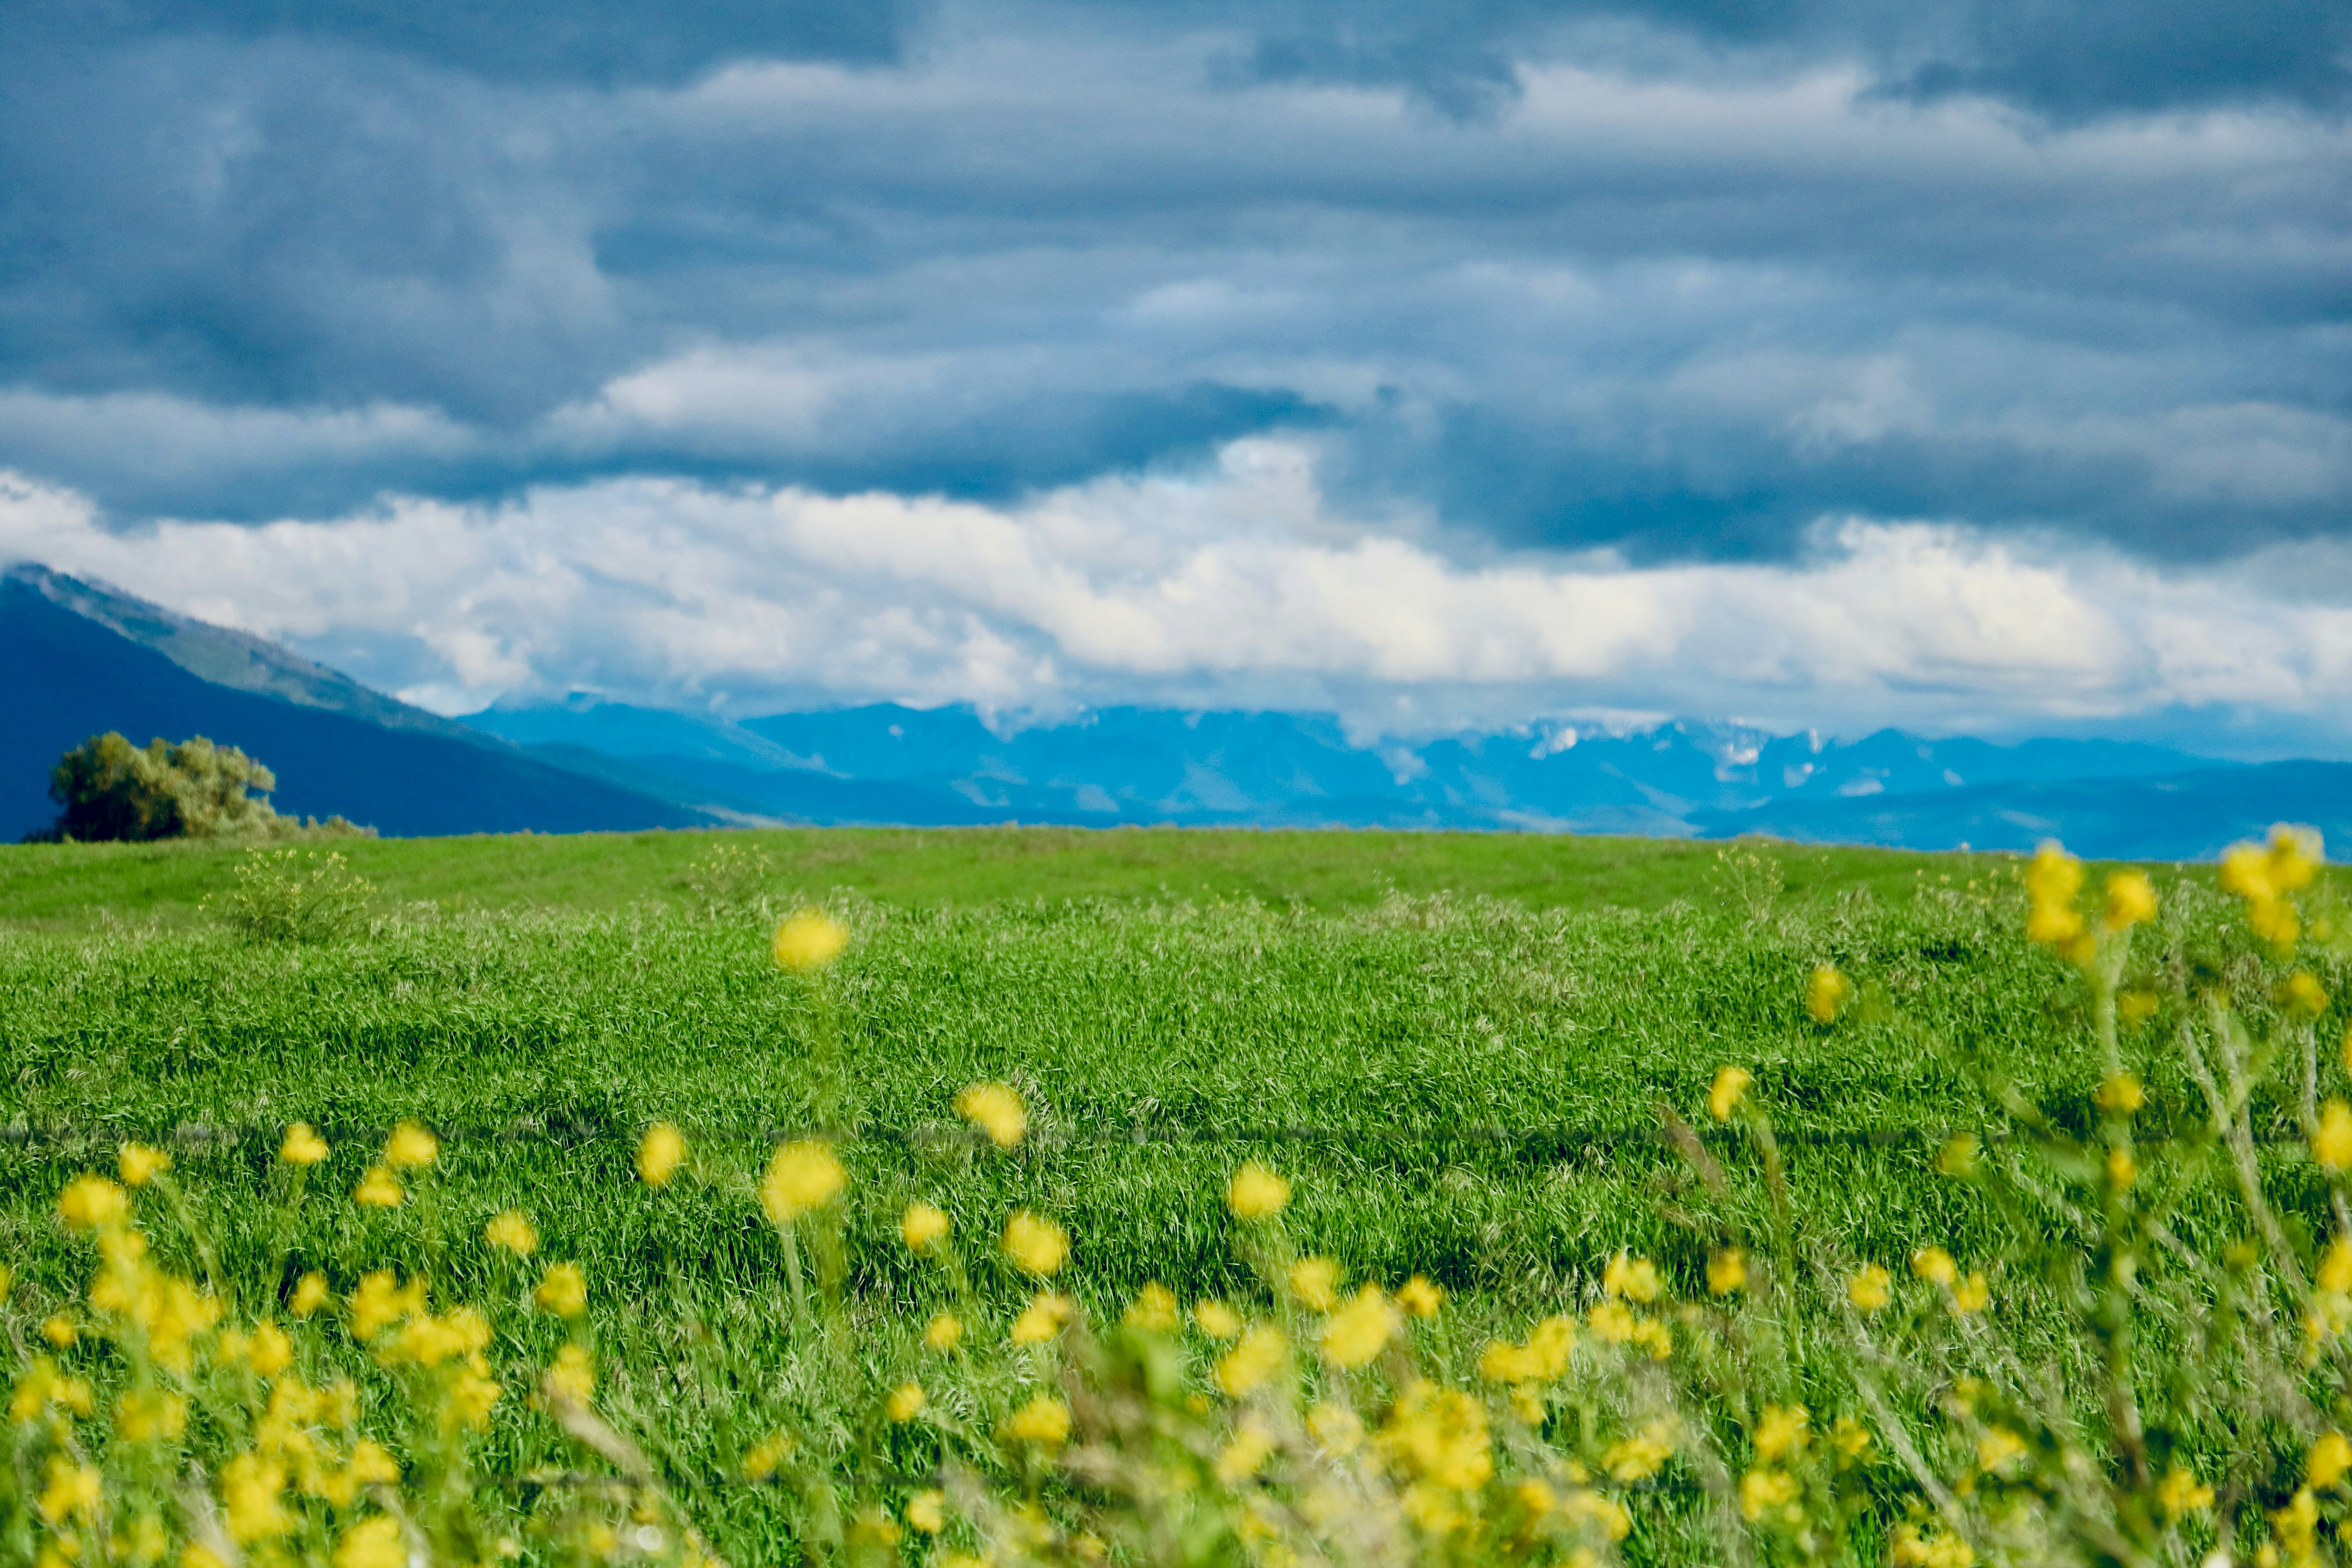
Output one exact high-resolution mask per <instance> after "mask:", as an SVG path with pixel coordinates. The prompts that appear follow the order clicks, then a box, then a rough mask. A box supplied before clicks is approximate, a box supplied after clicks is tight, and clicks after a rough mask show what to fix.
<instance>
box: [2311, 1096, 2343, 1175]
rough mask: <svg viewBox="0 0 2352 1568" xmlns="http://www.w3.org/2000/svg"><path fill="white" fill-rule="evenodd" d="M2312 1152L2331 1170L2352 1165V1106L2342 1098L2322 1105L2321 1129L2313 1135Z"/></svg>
mask: <svg viewBox="0 0 2352 1568" xmlns="http://www.w3.org/2000/svg"><path fill="white" fill-rule="evenodd" d="M2311 1152H2312V1155H2313V1157H2314V1158H2315V1159H2316V1160H2317V1161H2318V1162H2319V1163H2321V1164H2323V1165H2325V1166H2326V1167H2327V1168H2328V1169H2329V1170H2331V1171H2340V1170H2342V1169H2344V1167H2346V1166H2347V1165H2352V1107H2347V1105H2346V1104H2345V1103H2344V1102H2343V1101H2342V1100H2329V1101H2328V1102H2327V1103H2326V1105H2324V1106H2322V1107H2320V1110H2319V1130H2318V1131H2315V1132H2314V1133H2313V1134H2312V1135H2311Z"/></svg>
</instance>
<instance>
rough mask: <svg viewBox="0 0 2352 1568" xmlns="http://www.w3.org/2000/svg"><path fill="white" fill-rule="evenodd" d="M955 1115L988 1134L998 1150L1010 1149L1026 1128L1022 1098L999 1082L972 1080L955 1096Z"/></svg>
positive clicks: (1025, 1110)
mask: <svg viewBox="0 0 2352 1568" xmlns="http://www.w3.org/2000/svg"><path fill="white" fill-rule="evenodd" d="M955 1108H956V1114H957V1115H958V1116H961V1117H962V1118H963V1119H964V1120H965V1121H969V1122H971V1124H972V1125H973V1126H974V1127H977V1128H979V1129H980V1130H981V1131H983V1132H985V1133H987V1134H988V1136H989V1138H990V1139H991V1140H992V1142H994V1143H995V1144H996V1146H997V1147H998V1148H1000V1149H1010V1148H1012V1147H1013V1145H1014V1144H1015V1143H1018V1142H1021V1139H1022V1135H1023V1134H1024V1133H1025V1132H1027V1131H1029V1112H1028V1110H1027V1108H1026V1107H1024V1105H1023V1104H1022V1103H1021V1097H1020V1096H1019V1095H1017V1094H1015V1093H1013V1090H1012V1089H1008V1088H1006V1087H1005V1086H1004V1085H1003V1084H1001V1083H975V1084H971V1085H970V1086H968V1087H967V1088H965V1089H963V1090H962V1092H961V1093H959V1094H958V1095H957V1096H956V1099H955Z"/></svg>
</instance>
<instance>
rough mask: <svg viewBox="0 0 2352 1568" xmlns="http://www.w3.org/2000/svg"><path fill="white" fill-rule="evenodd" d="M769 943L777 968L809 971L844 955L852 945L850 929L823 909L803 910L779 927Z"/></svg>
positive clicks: (799, 971) (807, 972) (803, 972)
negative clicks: (827, 914) (773, 938)
mask: <svg viewBox="0 0 2352 1568" xmlns="http://www.w3.org/2000/svg"><path fill="white" fill-rule="evenodd" d="M770 945H771V948H772V951H773V952H774V953H775V955H776V967H777V968H779V969H790V970H793V971H794V972H795V973H802V974H809V973H814V972H815V971H817V970H820V969H823V968H824V966H825V965H826V964H828V963H832V962H833V961H834V960H835V959H836V958H839V957H840V956H841V950H842V949H843V948H845V947H846V946H848V945H849V932H848V931H845V929H843V927H842V926H841V924H840V922H839V921H835V920H833V919H831V918H829V917H828V916H826V915H825V914H824V911H822V910H801V911H799V912H798V913H797V914H794V915H792V916H790V917H788V918H787V919H786V920H785V921H784V922H783V924H782V925H780V926H778V927H777V928H776V935H775V940H774V941H773V942H772V943H771V944H770Z"/></svg>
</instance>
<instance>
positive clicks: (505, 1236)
mask: <svg viewBox="0 0 2352 1568" xmlns="http://www.w3.org/2000/svg"><path fill="white" fill-rule="evenodd" d="M482 1239H483V1240H484V1241H487V1242H488V1243H489V1244H490V1245H491V1246H492V1247H504V1248H506V1249H507V1250H508V1251H509V1252H511V1253H513V1254H514V1255H515V1256H516V1257H517V1258H529V1257H530V1255H531V1254H532V1253H534V1252H536V1251H538V1250H539V1232H538V1231H536V1230H533V1229H532V1228H531V1225H530V1220H528V1219H526V1218H524V1217H523V1215H522V1211H520V1209H509V1210H507V1212H506V1213H504V1214H502V1215H499V1216H498V1217H497V1218H495V1219H493V1220H491V1221H490V1223H489V1224H488V1225H486V1226H483V1227H482Z"/></svg>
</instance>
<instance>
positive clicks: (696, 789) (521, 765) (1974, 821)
mask: <svg viewBox="0 0 2352 1568" xmlns="http://www.w3.org/2000/svg"><path fill="white" fill-rule="evenodd" d="M0 679H5V681H6V683H7V686H8V689H11V690H12V691H13V692H14V693H15V694H16V695H15V696H14V697H12V700H11V701H10V703H9V707H10V709H12V710H14V711H13V714H12V717H13V718H14V720H15V721H14V722H12V723H10V724H8V725H6V726H5V731H0V836H5V837H20V836H22V835H23V834H24V833H26V832H28V831H31V830H33V829H36V828H38V827H40V826H46V824H47V822H48V820H49V818H50V817H51V816H53V815H54V807H53V806H52V805H51V803H50V802H49V801H48V800H47V793H46V792H47V773H48V769H49V767H50V766H51V765H52V764H53V763H55V762H56V760H57V757H58V754H59V753H60V752H63V751H64V750H65V749H66V748H68V747H69V746H72V745H74V744H76V743H78V742H80V741H81V740H82V739H83V738H85V737H86V736H88V735H89V734H92V733H96V732H100V731H105V730H120V731H123V732H124V733H125V734H127V735H129V736H131V739H132V740H134V741H143V740H145V739H146V738H148V737H149V736H150V735H164V736H168V737H170V738H172V739H180V738H184V736H187V735H190V734H197V733H202V734H205V735H208V736H210V737H211V738H212V739H213V740H214V741H215V742H219V743H222V744H227V745H236V746H239V747H241V748H243V749H244V750H245V751H246V752H247V753H248V754H251V755H253V756H256V757H258V758H260V759H261V760H262V761H263V762H265V763H268V765H269V766H270V767H271V768H272V769H273V770H275V772H276V773H277V774H278V792H277V795H276V796H275V800H276V804H277V805H278V809H279V810H281V811H288V812H294V813H308V814H311V815H316V816H325V815H328V814H330V813H340V814H341V815H343V816H348V817H351V818H352V819H353V820H354V821H358V822H362V823H365V824H368V825H371V826H375V827H377V828H378V829H379V830H380V831H383V832H385V833H388V834H400V835H410V834H441V833H462V832H505V831H516V830H520V829H534V830H537V831H541V832H572V831H580V830H583V829H589V828H613V829H635V828H647V827H703V826H723V825H728V824H738V825H748V824H756V823H770V822H773V823H787V822H789V823H814V824H843V823H899V824H909V825H918V826H944V825H954V824H979V823H996V822H1003V821H1007V820H1013V821H1020V822H1025V823H1066V824H1074V825H1079V826H1122V825H1149V824H1159V823H1173V824H1179V825H1187V826H1318V827H1322V826H1334V827H1336V826H1379V827H1401V828H1475V829H1519V830H1530V831H1550V832H1558V831H1568V832H1584V833H1632V834H1649V835H1666V836H1675V837H1689V836H1697V837H1732V836H1736V835H1738V834H1743V833H1763V834H1770V835H1774V836H1778V837H1786V838H1792V839H1799V840H1807V841H1822V842H1851V843H1872V844H1885V845H1889V846H1899V847H1912V848H1948V847H1957V846H1958V845H1961V844H1969V845H1972V846H1974V847H1978V848H1982V849H1994V848H2001V849H2025V848H2031V847H2032V846H2033V845H2034V844H2035V843H2037V842H2039V841H2040V840H2042V839H2043V838H2046V837H2058V838H2061V839H2063V840H2064V841H2065V842H2066V843H2067V844H2068V845H2069V846H2070V847H2074V848H2075V849H2077V850H2078V851H2080V852H2083V853H2085V854H2091V855H2097V856H2103V857H2116V858H2150V859H2158V858H2161V859H2186V858H2206V857H2210V856H2211V855H2212V854H2214V853H2216V852H2217V851H2218V850H2220V849H2221V847H2223V846H2224V845H2226V844H2228V843H2230V842H2231V841H2232V840H2234V839H2238V838H2243V837H2253V836H2256V835H2259V834H2260V833H2262V832H2263V830H2264V829H2265V828H2267V827H2268V826H2269V825H2270V824H2271V823H2272V822H2273V821H2275V820H2282V819H2284V820H2290V821H2296V822H2303V823H2309V824H2311V825H2313V826H2317V827H2319V828H2320V829H2321V830H2322V831H2323V832H2325V833H2327V834H2329V835H2330V836H2331V837H2339V838H2343V837H2352V764H2345V763H2331V762H2297V763H2268V764H2259V765H2254V764H2241V763H2225V762H2219V761H2215V760H2212V759H2209V758H2202V757H2198V756H2195V755H2192V754H2190V753H2188V752H2180V751H2176V750H2172V749H2169V748H2166V747H2161V746H2153V745H2146V744H2138V743H2127V742H2110V741H2087V740H2040V741H2032V742H2025V743H2024V744H2021V745H2008V746H2004V745H1996V744H1993V743H1990V742H1985V741H1979V740H1971V739H1967V738H1955V739H1927V738H1922V737H1918V736H1914V735H1908V734H1905V733H1902V732H1900V731H1892V730H1888V731H1880V732H1878V733H1876V734H1873V735H1868V736H1865V737H1863V738H1861V739H1858V740H1853V741H1836V740H1829V739H1824V738H1822V737H1821V736H1818V735H1812V734H1802V735H1774V734H1770V733H1768V732H1766V731H1761V730H1759V729H1756V728H1754V727H1751V726H1745V725H1739V724H1731V723H1710V722H1703V721H1669V722H1666V723H1662V724H1657V725H1652V726H1643V727H1635V728H1624V727H1618V728H1611V727H1607V726H1601V727H1595V726H1592V725H1589V724H1580V723H1570V722H1567V721H1547V722H1544V723H1540V724H1531V725H1528V726H1523V727H1520V728H1517V729H1511V730H1506V731H1492V732H1486V733H1479V734H1465V735H1456V736H1451V737H1445V738H1441V739H1437V740H1433V741H1427V740H1424V741H1418V742H1410V743H1408V742H1399V741H1384V740H1370V741H1368V740H1364V739H1361V738H1358V737H1351V736H1349V734H1348V733H1347V732H1346V731H1343V730H1342V728H1341V727H1340V725H1339V721H1337V720H1336V719H1333V718H1331V717H1329V716H1328V715H1320V714H1293V713H1235V712H1208V713H1192V712H1180V711H1174V710H1158V709H1141V708H1111V709H1105V710H1098V711H1096V712H1093V713H1090V714H1087V715H1086V716H1084V717H1083V718H1081V719H1078V720H1076V721H1069V722H1064V723H1059V724H1050V725H1031V726H1026V727H1019V728H1011V727H998V726H992V724H990V723H989V722H987V721H985V720H984V719H983V717H982V715H981V714H979V713H977V712H974V711H973V710H970V709H968V708H944V709H931V710H919V709H912V708H906V707H900V706H897V705H890V704H880V705H872V706H866V707H859V708H848V709H839V710H828V711H823V712H804V713H780V714H774V715H771V716H767V717H759V718H744V719H740V720H737V719H729V718H723V717H719V716H715V715H710V714H695V713H683V712H675V711H669V710H656V709H647V708H636V707H630V706H626V705H624V704H618V703H608V702H602V701H598V700H593V699H590V698H585V697H583V698H578V699H574V700H571V701H567V702H562V703H558V704H552V705H541V706H534V707H519V708H512V709H493V710H488V711H486V712H482V713H478V714H473V715H470V716H468V717H467V719H466V720H464V721H457V720H453V719H447V718H444V717H441V716H439V715H436V714H432V713H428V712H425V711H424V710H420V709H417V708H414V707H411V706H409V705H407V704H405V703H403V702H400V701H398V700H395V699H394V698H391V697H387V696H385V695H383V693H380V692H376V691H373V690H371V689H368V688H367V687H365V686H362V685H361V684H360V683H359V682H357V681H354V680H352V679H350V678H349V677H347V676H344V675H341V674H340V673H338V672H336V671H334V670H331V669H328V668H325V667H323V666H320V665H318V664H315V663H312V662H311V661H310V660H308V659H304V658H300V657H299V655H296V654H293V653H291V652H289V651H288V650H286V649H284V648H282V647H278V646H277V645H275V644H272V643H269V642H267V641H265V640H263V639H261V638H258V637H250V636H248V635H247V634H245V633H241V632H236V631H230V630H227V629H226V628H223V627H219V626H209V625H207V624H205V623H204V622H201V621H196V620H193V619H190V618H189V617H186V616H178V615H175V614H173V613H172V612H170V611H168V610H164V609H163V608H161V607H160V606H157V605H152V604H148V603H146V602H145V601H143V600H140V599H136V598H133V597H131V595H125V594H121V593H120V592H118V591H116V590H113V589H110V588H108V587H106V586H104V585H102V584H94V583H88V582H82V581H79V580H77V579H74V578H71V577H68V576H65V575H63V574H58V573H55V572H51V571H49V570H47V569H46V568H44V567H39V566H34V565H18V566H15V567H11V568H9V569H7V570H6V571H5V573H0ZM2339 825H2340V826H2341V827H2342V828H2343V830H2344V831H2343V832H2342V833H2339V832H2338V831H2337V829H2338V827H2339Z"/></svg>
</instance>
